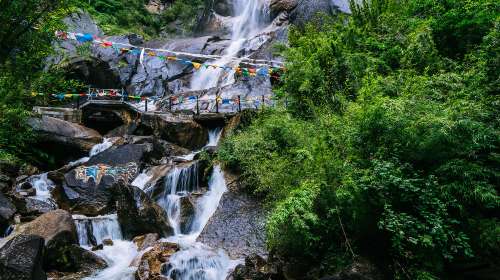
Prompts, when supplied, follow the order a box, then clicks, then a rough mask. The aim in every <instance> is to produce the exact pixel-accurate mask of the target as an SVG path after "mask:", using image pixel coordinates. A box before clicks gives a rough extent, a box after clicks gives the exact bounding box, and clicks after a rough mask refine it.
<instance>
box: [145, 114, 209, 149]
mask: <svg viewBox="0 0 500 280" xmlns="http://www.w3.org/2000/svg"><path fill="white" fill-rule="evenodd" d="M141 124H142V125H143V126H146V127H149V128H150V129H151V130H152V131H153V133H154V134H155V136H158V137H160V138H162V139H163V140H166V141H169V142H172V143H175V144H177V145H180V146H182V147H185V148H188V149H199V148H201V147H203V146H204V145H205V144H206V142H207V139H208V131H207V129H206V128H204V127H202V126H201V125H200V124H198V123H196V122H195V121H193V118H192V117H191V116H184V115H180V114H171V113H163V114H143V115H142V117H141Z"/></svg>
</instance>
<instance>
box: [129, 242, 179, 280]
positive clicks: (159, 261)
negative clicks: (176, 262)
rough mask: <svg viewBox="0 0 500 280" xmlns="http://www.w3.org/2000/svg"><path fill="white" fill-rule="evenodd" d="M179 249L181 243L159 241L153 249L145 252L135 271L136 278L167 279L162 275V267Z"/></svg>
mask: <svg viewBox="0 0 500 280" xmlns="http://www.w3.org/2000/svg"><path fill="white" fill-rule="evenodd" d="M178 250H179V245H177V244H175V243H169V242H159V243H157V244H156V245H154V247H153V248H151V250H149V251H147V252H146V253H144V254H143V255H142V257H141V260H140V261H139V267H138V268H137V271H136V273H135V279H136V280H167V279H168V278H167V277H166V276H163V275H162V269H163V266H164V265H165V264H167V263H168V262H169V259H170V257H171V256H172V255H173V254H174V253H175V252H177V251H178Z"/></svg>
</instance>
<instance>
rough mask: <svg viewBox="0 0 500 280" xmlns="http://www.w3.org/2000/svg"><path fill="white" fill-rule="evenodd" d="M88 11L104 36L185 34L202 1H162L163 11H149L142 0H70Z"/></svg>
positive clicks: (144, 0)
mask: <svg viewBox="0 0 500 280" xmlns="http://www.w3.org/2000/svg"><path fill="white" fill-rule="evenodd" d="M73 1H74V5H75V6H76V7H78V8H83V9H84V10H86V11H88V12H89V13H90V14H91V15H92V16H93V18H94V19H95V20H96V21H97V23H98V24H99V26H100V27H101V28H102V29H103V31H104V32H105V33H106V34H108V35H115V34H125V33H137V34H140V35H143V36H145V37H146V38H149V37H152V36H156V35H158V34H160V33H161V32H163V31H166V32H167V33H178V34H189V33H191V32H192V31H193V30H194V27H195V24H196V19H197V17H198V15H199V14H200V11H201V9H202V7H203V0H176V1H162V2H166V3H165V10H164V11H162V12H161V13H151V12H150V11H148V10H147V9H146V4H148V2H149V1H146V0H90V1H89V0H73Z"/></svg>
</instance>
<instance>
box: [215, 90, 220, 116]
mask: <svg viewBox="0 0 500 280" xmlns="http://www.w3.org/2000/svg"><path fill="white" fill-rule="evenodd" d="M215 113H217V114H218V113H219V97H218V96H217V94H216V95H215Z"/></svg>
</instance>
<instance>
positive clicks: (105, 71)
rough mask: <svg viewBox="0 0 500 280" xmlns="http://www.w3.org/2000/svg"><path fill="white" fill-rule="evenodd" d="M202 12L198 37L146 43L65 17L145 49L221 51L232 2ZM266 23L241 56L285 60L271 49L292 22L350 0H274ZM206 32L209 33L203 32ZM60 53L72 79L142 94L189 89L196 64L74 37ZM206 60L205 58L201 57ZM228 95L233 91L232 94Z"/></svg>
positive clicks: (216, 1)
mask: <svg viewBox="0 0 500 280" xmlns="http://www.w3.org/2000/svg"><path fill="white" fill-rule="evenodd" d="M205 5H206V9H205V12H204V16H203V18H202V20H201V21H200V24H199V26H198V28H197V31H198V34H200V36H198V37H193V38H180V39H179V38H163V39H155V40H151V41H144V40H143V38H141V37H140V36H138V35H135V34H129V35H121V36H105V34H103V33H102V31H101V29H100V28H99V27H98V26H97V25H96V24H95V22H94V21H93V20H92V19H91V18H90V17H89V16H88V15H87V14H85V13H79V14H73V15H72V16H70V17H68V18H67V19H66V24H67V25H68V30H69V31H73V32H82V33H91V34H95V35H97V36H99V37H103V38H105V39H106V40H109V41H114V42H119V43H125V44H132V45H136V46H141V47H151V48H161V49H168V50H172V51H180V52H187V53H195V54H205V55H219V54H222V53H224V52H225V50H226V48H227V47H228V45H229V43H230V40H229V39H230V34H229V33H230V26H231V25H232V18H231V16H234V11H233V10H232V1H229V0H210V1H209V0H207V1H206V4H205ZM263 12H264V13H268V24H267V27H265V28H263V29H262V30H261V32H259V33H258V34H255V35H254V39H252V40H249V41H247V42H246V43H245V44H243V45H242V46H241V47H240V50H239V55H241V56H249V57H252V58H259V59H268V60H281V58H280V57H276V56H275V54H273V52H272V46H273V45H274V44H276V43H286V41H287V35H286V34H287V30H288V26H289V24H295V25H299V26H301V25H304V24H305V23H306V22H308V21H310V20H311V19H312V18H313V17H314V16H315V15H316V14H317V13H327V14H330V15H333V14H336V13H339V12H349V9H348V1H347V0H335V1H332V0H314V1H303V0H271V1H270V9H269V11H268V12H266V11H263ZM203 34H206V35H203ZM56 47H57V48H58V49H60V50H61V52H60V55H59V56H57V57H54V58H52V59H51V63H54V64H60V65H66V67H67V68H68V71H69V72H70V73H72V76H73V77H76V78H80V79H82V80H83V81H86V82H87V83H89V84H91V85H94V86H96V87H102V88H125V89H126V90H127V92H128V93H129V94H133V95H141V96H166V95H177V94H181V93H184V92H190V91H191V90H190V80H191V76H192V74H193V71H194V69H193V67H192V66H191V65H185V64H183V63H181V62H178V61H165V60H161V59H160V58H158V57H148V56H146V57H145V58H144V61H143V63H142V64H141V63H139V59H138V55H137V54H130V53H125V54H123V53H121V52H120V51H117V50H115V49H113V48H102V47H99V46H91V47H90V46H86V47H82V46H79V45H78V44H77V43H74V42H71V41H63V42H59V43H57V44H56ZM198 62H204V59H198ZM251 80H252V79H243V80H241V81H240V83H242V84H243V85H244V87H246V88H248V90H249V91H252V92H253V93H254V94H255V95H265V94H267V92H266V91H269V90H270V88H271V85H270V83H268V84H264V85H262V84H255V83H253V82H252V81H251ZM226 96H228V98H231V97H233V94H231V93H230V92H228V93H227V94H226Z"/></svg>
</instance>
